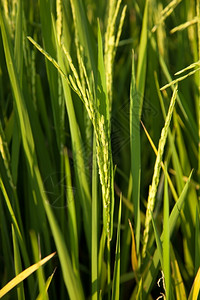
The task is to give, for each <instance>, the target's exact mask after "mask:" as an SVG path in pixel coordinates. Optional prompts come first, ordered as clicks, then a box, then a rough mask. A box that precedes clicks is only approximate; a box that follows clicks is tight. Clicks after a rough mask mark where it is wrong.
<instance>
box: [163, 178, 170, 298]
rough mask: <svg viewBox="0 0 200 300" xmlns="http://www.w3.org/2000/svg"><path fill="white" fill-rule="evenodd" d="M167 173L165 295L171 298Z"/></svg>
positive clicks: (164, 238) (165, 201) (164, 256)
mask: <svg viewBox="0 0 200 300" xmlns="http://www.w3.org/2000/svg"><path fill="white" fill-rule="evenodd" d="M167 184H168V183H167V175H166V174H165V185H164V208H163V216H164V220H163V272H164V282H165V296H166V299H171V298H170V294H171V287H170V277H171V272H170V236H169V197H168V185H167Z"/></svg>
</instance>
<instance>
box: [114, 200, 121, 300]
mask: <svg viewBox="0 0 200 300" xmlns="http://www.w3.org/2000/svg"><path fill="white" fill-rule="evenodd" d="M121 210H122V195H121V197H120V202H119V213H118V225H117V240H116V250H115V265H114V274H113V284H112V300H119V299H120V297H119V295H120V261H121V260H120V226H121Z"/></svg>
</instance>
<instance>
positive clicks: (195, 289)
mask: <svg viewBox="0 0 200 300" xmlns="http://www.w3.org/2000/svg"><path fill="white" fill-rule="evenodd" d="M199 290H200V267H199V269H198V272H197V274H196V276H195V279H194V282H193V285H192V288H191V291H190V294H189V297H188V300H197V299H198V295H199Z"/></svg>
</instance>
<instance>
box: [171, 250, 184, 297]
mask: <svg viewBox="0 0 200 300" xmlns="http://www.w3.org/2000/svg"><path fill="white" fill-rule="evenodd" d="M171 266H172V280H173V281H174V286H175V293H176V299H177V300H186V299H187V296H186V291H185V286H184V283H183V278H182V276H181V272H180V269H179V265H178V261H177V259H176V257H175V254H174V251H173V248H172V246H171Z"/></svg>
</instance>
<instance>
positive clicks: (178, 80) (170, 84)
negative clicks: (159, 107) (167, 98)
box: [160, 68, 200, 91]
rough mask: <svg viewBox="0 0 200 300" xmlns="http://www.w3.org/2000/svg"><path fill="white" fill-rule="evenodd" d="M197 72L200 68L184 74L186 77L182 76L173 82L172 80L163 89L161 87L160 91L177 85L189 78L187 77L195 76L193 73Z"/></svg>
mask: <svg viewBox="0 0 200 300" xmlns="http://www.w3.org/2000/svg"><path fill="white" fill-rule="evenodd" d="M199 70H200V68H197V69H196V70H194V71H191V72H189V73H188V74H186V75H184V76H182V77H179V78H177V79H175V80H172V81H171V82H170V83H168V84H166V85H164V86H163V87H161V89H160V90H161V91H163V90H165V89H166V88H168V87H170V86H173V85H175V84H177V83H178V82H180V81H182V80H184V79H186V78H187V77H189V76H191V75H193V74H195V73H196V72H197V71H199Z"/></svg>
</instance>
